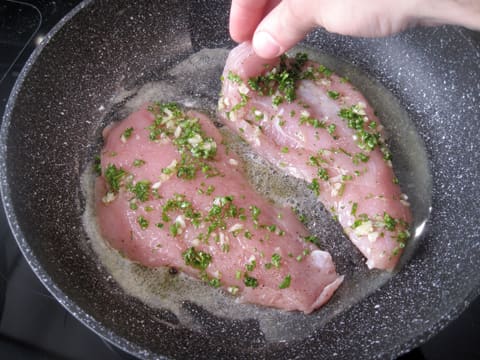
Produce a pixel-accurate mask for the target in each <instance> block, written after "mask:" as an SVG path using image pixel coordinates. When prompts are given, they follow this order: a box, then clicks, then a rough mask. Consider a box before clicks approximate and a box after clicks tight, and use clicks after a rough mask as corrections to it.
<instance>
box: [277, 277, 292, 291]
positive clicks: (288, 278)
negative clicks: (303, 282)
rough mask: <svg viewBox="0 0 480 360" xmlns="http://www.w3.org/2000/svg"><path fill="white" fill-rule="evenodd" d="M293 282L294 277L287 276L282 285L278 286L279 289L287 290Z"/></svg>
mask: <svg viewBox="0 0 480 360" xmlns="http://www.w3.org/2000/svg"><path fill="white" fill-rule="evenodd" d="M291 281H292V277H291V276H290V274H289V275H287V276H285V278H284V279H283V281H282V282H281V283H280V285H278V288H279V289H286V288H288V287H290V283H291Z"/></svg>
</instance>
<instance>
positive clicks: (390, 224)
mask: <svg viewBox="0 0 480 360" xmlns="http://www.w3.org/2000/svg"><path fill="white" fill-rule="evenodd" d="M383 222H384V223H385V229H387V230H388V231H393V230H395V226H396V225H397V220H395V219H394V218H393V217H391V216H390V215H389V214H387V213H386V212H384V213H383Z"/></svg>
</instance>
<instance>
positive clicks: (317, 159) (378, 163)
mask: <svg viewBox="0 0 480 360" xmlns="http://www.w3.org/2000/svg"><path fill="white" fill-rule="evenodd" d="M219 113H220V115H221V117H223V119H224V123H225V124H226V125H227V126H229V127H230V128H232V129H234V130H235V131H236V132H238V133H239V134H240V135H241V136H242V137H243V138H244V139H245V140H246V141H247V142H249V143H250V144H251V145H252V146H253V147H254V148H255V149H256V150H257V151H258V153H259V154H260V155H262V156H263V157H265V158H266V159H267V160H269V161H270V162H271V163H273V164H275V165H277V166H278V167H279V168H281V169H283V170H284V171H285V172H287V173H289V174H291V175H293V176H295V177H298V178H301V179H304V180H306V181H307V182H308V183H309V185H308V187H309V188H310V189H311V191H312V192H313V193H315V195H317V196H318V198H319V199H320V200H321V201H322V202H323V204H324V205H325V207H326V208H327V209H329V210H330V211H331V212H332V214H333V216H334V217H335V218H336V219H337V220H338V221H339V222H340V224H341V225H342V226H343V229H344V231H345V233H346V234H347V235H348V236H349V237H350V239H351V240H352V241H353V243H354V244H355V245H356V246H357V247H358V249H359V250H360V251H361V252H362V254H363V255H364V256H365V257H366V258H367V265H368V267H369V268H379V269H393V268H394V266H395V265H396V263H397V261H398V259H399V257H400V255H401V253H402V249H403V248H404V247H405V244H406V241H407V239H408V238H409V236H410V235H409V231H408V229H409V223H410V221H411V213H410V209H409V204H408V202H407V199H406V196H405V195H403V194H402V193H401V190H400V187H399V185H398V180H397V178H396V177H395V174H394V172H393V170H392V163H391V154H390V152H389V150H388V148H387V146H386V144H385V139H384V134H383V127H382V125H381V124H380V122H379V120H378V119H377V117H376V116H375V115H374V111H373V109H372V107H371V106H370V105H369V104H368V103H367V101H366V99H365V98H364V96H363V95H362V94H361V93H360V92H359V91H358V90H356V89H355V88H354V87H353V86H352V85H351V84H350V83H349V82H348V80H346V79H343V78H340V77H339V76H337V75H335V74H334V73H333V72H332V71H331V70H329V69H328V68H326V67H325V66H323V65H320V64H318V63H315V62H312V61H309V60H308V58H307V56H306V54H302V53H299V54H297V55H296V56H295V57H294V58H287V57H282V58H280V59H277V60H273V61H270V63H269V64H265V60H263V59H261V58H258V57H257V56H256V55H255V53H254V52H253V50H252V48H251V45H250V44H249V43H243V44H241V45H239V46H238V47H236V48H235V49H233V50H232V51H231V53H230V55H229V57H228V59H227V63H226V66H225V70H224V73H223V89H222V97H221V99H220V101H219Z"/></svg>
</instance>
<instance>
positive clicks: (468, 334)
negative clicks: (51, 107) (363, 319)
mask: <svg viewBox="0 0 480 360" xmlns="http://www.w3.org/2000/svg"><path fill="white" fill-rule="evenodd" d="M79 2H80V1H79V0H67V1H61V0H56V1H47V0H44V1H42V0H36V1H35V0H31V1H24V2H21V1H13V0H0V119H1V117H3V111H4V107H5V104H6V102H7V100H8V96H9V94H10V91H11V89H12V87H13V85H14V83H15V81H16V78H17V76H18V74H19V73H20V71H21V69H22V67H23V65H24V63H25V62H26V60H27V59H28V56H29V55H30V54H31V52H32V51H33V50H34V49H35V47H36V46H37V45H38V44H39V43H40V42H41V39H42V37H43V36H44V35H45V34H46V33H47V32H48V31H49V30H50V29H51V28H52V27H53V26H54V25H55V24H56V23H57V22H58V21H59V20H60V19H61V18H62V17H63V16H64V15H65V14H66V13H67V12H68V11H69V10H71V9H72V8H73V7H74V6H75V5H76V4H78V3H79ZM473 35H474V36H475V37H476V38H477V39H478V41H479V44H480V33H476V34H473ZM57 358H58V359H106V360H110V359H112V360H118V359H132V357H131V356H129V355H127V354H125V353H123V352H121V351H120V350H117V349H116V348H115V347H114V346H112V345H110V344H109V343H107V342H106V341H104V340H103V339H102V338H100V337H99V336H97V335H96V334H94V333H93V332H91V331H90V330H89V329H88V328H86V327H85V326H84V325H82V324H81V323H80V322H79V321H77V320H76V319H75V318H74V317H73V316H71V315H70V314H69V313H68V312H67V311H66V310H65V309H64V308H63V307H62V306H61V305H60V304H58V303H57V301H56V300H55V299H54V298H53V297H52V296H51V295H50V293H49V292H48V291H47V290H46V289H45V288H44V287H43V285H42V284H41V283H40V282H39V280H38V279H37V278H36V276H35V275H34V274H33V272H32V271H31V269H30V268H29V266H28V264H27V263H26V261H25V260H24V258H23V256H22V254H21V253H20V251H19V250H18V248H17V246H16V243H15V240H14V239H13V237H12V235H11V233H10V230H9V228H8V224H7V222H6V219H5V214H4V213H3V210H2V209H0V359H26V360H29V359H57ZM453 358H458V359H467V360H468V359H480V299H477V300H476V301H475V302H474V303H472V304H471V305H470V307H469V308H468V309H467V310H466V311H465V312H464V313H463V314H462V315H461V316H460V317H459V318H458V319H457V320H455V321H454V322H452V323H451V324H450V325H449V326H448V327H447V328H445V329H444V330H443V331H441V332H440V333H439V334H437V335H436V336H435V337H433V338H432V339H431V340H430V341H428V342H427V343H425V344H424V345H422V346H420V347H418V348H416V349H413V350H412V351H411V352H410V353H408V354H405V355H403V356H401V357H400V358H399V359H403V360H405V359H427V360H444V359H445V360H446V359H453Z"/></svg>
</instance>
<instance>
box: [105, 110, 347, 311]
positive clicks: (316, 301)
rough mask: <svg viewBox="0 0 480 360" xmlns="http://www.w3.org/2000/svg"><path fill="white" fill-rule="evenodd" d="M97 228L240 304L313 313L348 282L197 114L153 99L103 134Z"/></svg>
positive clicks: (140, 258)
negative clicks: (260, 191) (265, 194)
mask: <svg viewBox="0 0 480 360" xmlns="http://www.w3.org/2000/svg"><path fill="white" fill-rule="evenodd" d="M97 165H98V168H97V170H101V174H102V175H101V176H98V177H97V180H96V212H97V217H98V224H99V228H100V232H101V234H102V236H103V237H104V238H105V240H106V241H107V242H108V243H109V244H110V245H111V246H112V247H113V248H115V249H117V250H118V251H119V252H120V253H121V254H122V255H123V256H125V257H127V258H129V259H131V260H133V261H135V262H138V263H141V264H143V265H146V266H149V267H160V266H164V267H174V268H176V269H178V270H180V271H183V272H185V273H187V274H189V275H191V276H194V277H197V278H199V279H201V280H203V281H205V282H206V286H208V285H210V286H213V287H215V288H217V287H221V288H223V289H225V290H226V291H228V292H229V293H230V294H232V295H233V296H236V297H237V298H238V301H240V302H248V303H254V304H259V305H264V306H269V307H275V308H279V309H284V310H300V311H303V312H305V313H310V312H312V311H313V310H315V309H317V308H319V307H320V306H321V305H322V304H324V303H325V302H326V301H328V299H329V298H330V297H331V296H332V294H333V293H334V292H335V290H336V289H337V288H338V286H339V285H340V284H341V283H342V281H343V276H339V275H338V274H337V273H336V270H335V266H334V264H333V262H332V258H331V256H330V254H329V253H328V252H326V251H322V250H319V249H318V248H317V247H316V246H315V245H313V244H312V243H310V242H308V240H311V238H310V237H309V234H308V232H307V230H306V229H305V227H304V226H303V224H302V223H301V222H300V221H299V220H298V219H297V217H296V215H295V214H294V213H293V211H292V210H291V209H290V208H286V207H281V206H277V205H274V204H272V203H270V202H268V201H267V200H266V199H264V198H263V197H262V196H261V195H260V194H258V193H257V192H256V191H255V190H254V189H253V188H252V186H251V185H250V184H249V182H248V180H247V178H246V176H245V172H244V165H243V164H242V161H241V160H240V159H239V158H238V157H237V156H236V155H235V154H234V153H232V152H231V151H228V149H227V148H226V147H225V146H224V145H223V144H222V137H221V134H220V133H219V131H218V130H217V128H216V127H215V126H214V125H213V123H212V122H211V121H210V120H209V119H208V118H207V117H206V116H205V115H203V114H201V113H198V112H188V113H184V112H183V111H182V110H181V109H179V108H178V107H177V106H176V105H173V104H166V105H161V104H154V105H152V106H150V107H149V108H148V109H147V108H145V109H141V110H139V111H138V112H135V113H133V114H131V115H130V116H129V117H128V118H127V119H125V120H123V121H121V122H118V123H116V124H113V125H111V126H110V127H109V128H107V129H105V131H104V147H103V149H102V151H101V157H100V162H99V163H98V164H97Z"/></svg>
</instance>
